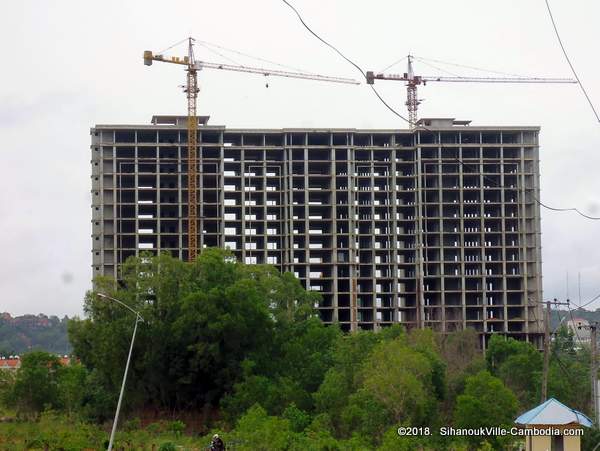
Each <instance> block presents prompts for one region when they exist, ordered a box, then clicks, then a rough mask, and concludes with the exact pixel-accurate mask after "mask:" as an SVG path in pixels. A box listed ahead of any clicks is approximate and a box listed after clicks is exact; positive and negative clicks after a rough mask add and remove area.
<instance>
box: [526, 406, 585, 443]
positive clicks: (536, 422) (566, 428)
mask: <svg viewBox="0 0 600 451" xmlns="http://www.w3.org/2000/svg"><path fill="white" fill-rule="evenodd" d="M515 424H516V425H517V427H519V428H522V429H525V431H523V432H524V434H523V435H525V436H526V439H525V451H580V450H581V435H582V434H583V426H585V427H592V425H593V423H592V420H590V419H589V418H588V417H587V416H585V415H584V414H583V413H581V412H578V411H577V410H574V409H571V408H570V407H567V406H565V405H564V404H563V403H561V402H559V401H557V400H556V399H554V398H550V399H548V400H547V401H545V402H544V403H542V404H540V405H539V406H537V407H535V408H533V409H531V410H529V411H528V412H525V413H524V414H522V415H521V416H519V417H518V418H517V419H516V420H515Z"/></svg>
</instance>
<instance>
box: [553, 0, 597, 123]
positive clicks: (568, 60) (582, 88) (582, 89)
mask: <svg viewBox="0 0 600 451" xmlns="http://www.w3.org/2000/svg"><path fill="white" fill-rule="evenodd" d="M546 8H547V9H548V14H549V15H550V20H551V21H552V27H553V28H554V34H556V39H558V43H559V44H560V48H561V49H562V52H563V55H564V56H565V59H566V60H567V63H569V67H570V68H571V72H573V75H574V76H575V79H576V80H577V83H579V87H580V88H581V92H583V95H584V96H585V98H586V99H587V101H588V103H589V104H590V108H591V109H592V111H593V112H594V115H595V116H596V120H597V121H598V122H600V116H598V113H597V112H596V108H594V104H593V103H592V100H591V99H590V96H588V93H587V92H586V90H585V88H584V87H583V83H581V80H580V79H579V75H577V72H576V71H575V68H574V67H573V64H572V63H571V59H570V58H569V55H568V54H567V51H566V50H565V46H564V45H563V42H562V39H561V38H560V34H559V32H558V28H557V27H556V22H555V21H554V16H553V15H552V10H551V9H550V3H549V2H548V0H546Z"/></svg>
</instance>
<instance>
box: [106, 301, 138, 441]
mask: <svg viewBox="0 0 600 451" xmlns="http://www.w3.org/2000/svg"><path fill="white" fill-rule="evenodd" d="M96 294H97V295H98V296H99V297H101V298H104V299H108V300H111V301H115V302H117V303H118V304H120V305H122V306H123V307H125V308H126V309H127V310H130V311H131V312H133V313H135V327H134V328H133V336H132V337H131V345H130V346H129V355H128V356H127V364H126V365H125V374H123V382H122V383H121V393H119V402H118V403H117V411H116V413H115V419H114V421H113V425H112V431H111V433H110V441H109V442H108V451H111V450H112V447H113V442H114V440H115V433H116V432H117V423H118V421H119V412H120V411H121V401H122V400H123V392H124V391H125V381H126V380H127V371H128V370H129V361H130V360H131V352H132V351H133V342H134V341H135V333H136V332H137V326H138V323H139V322H140V321H141V322H143V321H144V319H143V318H142V315H140V314H139V312H137V311H135V310H134V309H132V308H131V307H129V306H128V305H127V304H125V303H123V302H121V301H119V300H118V299H115V298H112V297H110V296H107V295H105V294H104V293H96Z"/></svg>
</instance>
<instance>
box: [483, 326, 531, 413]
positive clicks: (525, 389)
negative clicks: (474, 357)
mask: <svg viewBox="0 0 600 451" xmlns="http://www.w3.org/2000/svg"><path fill="white" fill-rule="evenodd" d="M486 359H487V363H488V369H489V370H490V372H491V373H492V374H494V375H495V376H497V377H499V378H500V379H502V381H503V382H504V384H506V386H508V387H509V388H510V389H511V390H512V391H513V392H514V393H515V395H516V396H517V399H518V400H519V403H520V405H521V407H522V408H523V409H527V408H531V407H534V406H535V405H536V404H537V402H538V401H539V394H540V389H541V373H542V356H541V354H540V352H539V351H538V350H537V349H536V348H535V347H534V346H533V345H532V344H531V343H527V342H524V341H518V340H515V339H514V338H506V337H503V336H501V335H493V336H492V338H491V339H490V343H489V346H488V350H487V353H486Z"/></svg>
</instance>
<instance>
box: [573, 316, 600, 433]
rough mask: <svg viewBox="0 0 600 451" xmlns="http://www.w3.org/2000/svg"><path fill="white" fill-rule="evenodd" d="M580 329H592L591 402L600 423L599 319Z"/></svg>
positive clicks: (599, 423) (593, 411)
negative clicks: (599, 382)
mask: <svg viewBox="0 0 600 451" xmlns="http://www.w3.org/2000/svg"><path fill="white" fill-rule="evenodd" d="M577 328H578V329H586V330H589V331H590V339H591V341H590V351H591V355H590V360H591V362H590V383H591V384H592V387H591V388H592V391H591V398H592V399H591V404H592V413H593V415H594V421H595V422H596V425H600V405H599V403H598V357H597V354H598V350H597V348H598V321H594V322H591V323H590V324H589V325H586V326H583V325H580V326H577Z"/></svg>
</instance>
